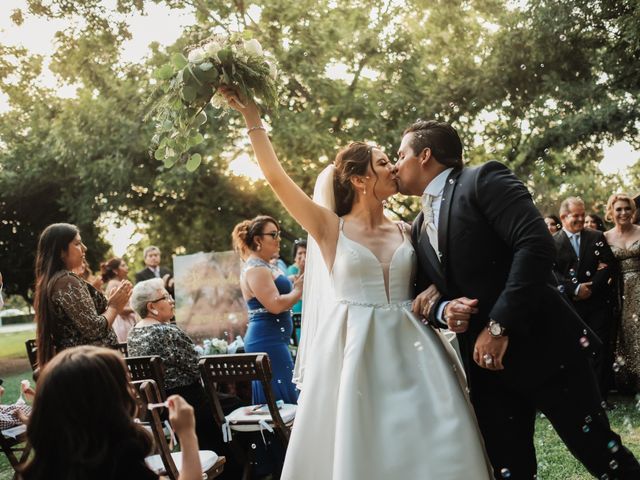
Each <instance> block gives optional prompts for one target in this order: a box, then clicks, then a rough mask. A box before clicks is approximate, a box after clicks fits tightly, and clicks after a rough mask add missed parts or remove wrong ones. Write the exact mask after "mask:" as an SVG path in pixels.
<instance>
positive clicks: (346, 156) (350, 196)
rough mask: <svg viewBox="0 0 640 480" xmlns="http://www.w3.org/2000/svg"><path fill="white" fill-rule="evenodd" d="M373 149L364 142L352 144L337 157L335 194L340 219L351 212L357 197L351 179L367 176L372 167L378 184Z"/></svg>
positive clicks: (334, 182)
mask: <svg viewBox="0 0 640 480" xmlns="http://www.w3.org/2000/svg"><path fill="white" fill-rule="evenodd" d="M373 149H374V147H372V146H370V145H367V144H366V143H363V142H351V143H350V144H349V145H348V146H347V147H346V148H344V149H342V150H340V151H339V152H338V155H336V159H335V161H334V162H333V164H334V166H335V167H336V172H335V176H334V178H333V192H334V196H335V200H336V214H337V215H338V216H339V217H341V216H343V215H346V214H347V213H349V212H350V211H351V207H352V206H353V200H354V199H355V197H356V190H355V188H354V187H353V184H352V183H351V177H353V176H354V175H359V176H365V175H366V174H367V168H368V167H371V171H372V172H373V174H374V175H375V177H376V183H377V182H378V175H377V174H376V173H375V170H374V169H373ZM374 189H375V185H374ZM374 195H375V192H374Z"/></svg>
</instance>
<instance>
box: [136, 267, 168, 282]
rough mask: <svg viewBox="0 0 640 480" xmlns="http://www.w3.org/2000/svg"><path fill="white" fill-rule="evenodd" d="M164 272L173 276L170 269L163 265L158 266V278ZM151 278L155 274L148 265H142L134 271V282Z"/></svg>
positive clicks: (162, 275) (163, 274)
mask: <svg viewBox="0 0 640 480" xmlns="http://www.w3.org/2000/svg"><path fill="white" fill-rule="evenodd" d="M166 274H169V276H171V277H172V276H173V273H171V270H169V269H168V268H165V267H160V278H163V277H164V276H165V275H166ZM152 278H156V276H155V274H154V273H153V272H152V271H151V269H150V268H149V267H144V268H143V269H142V270H140V271H139V272H137V273H136V283H138V282H142V281H144V280H151V279H152Z"/></svg>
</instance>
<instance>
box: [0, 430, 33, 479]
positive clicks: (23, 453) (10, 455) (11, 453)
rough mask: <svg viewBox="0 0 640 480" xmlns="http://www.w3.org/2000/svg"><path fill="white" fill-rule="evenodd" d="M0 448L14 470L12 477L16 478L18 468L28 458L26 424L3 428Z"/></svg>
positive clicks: (29, 450)
mask: <svg viewBox="0 0 640 480" xmlns="http://www.w3.org/2000/svg"><path fill="white" fill-rule="evenodd" d="M0 449H2V451H3V452H4V454H5V455H6V456H7V459H8V460H9V464H10V465H11V468H13V469H14V470H15V472H16V473H15V475H14V477H13V478H18V476H17V475H18V469H19V467H20V466H21V465H22V464H23V463H24V462H25V461H26V460H27V458H29V453H30V452H31V445H29V442H28V441H27V427H26V425H19V426H17V427H13V428H10V429H7V430H3V431H2V433H0ZM7 478H8V477H7Z"/></svg>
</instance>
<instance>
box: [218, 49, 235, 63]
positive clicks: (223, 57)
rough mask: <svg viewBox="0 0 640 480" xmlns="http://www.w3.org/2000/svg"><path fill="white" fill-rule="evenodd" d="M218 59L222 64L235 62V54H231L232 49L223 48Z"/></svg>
mask: <svg viewBox="0 0 640 480" xmlns="http://www.w3.org/2000/svg"><path fill="white" fill-rule="evenodd" d="M218 58H219V59H220V63H223V64H227V63H230V62H231V61H232V60H233V53H231V49H229V48H223V49H222V50H220V51H219V52H218Z"/></svg>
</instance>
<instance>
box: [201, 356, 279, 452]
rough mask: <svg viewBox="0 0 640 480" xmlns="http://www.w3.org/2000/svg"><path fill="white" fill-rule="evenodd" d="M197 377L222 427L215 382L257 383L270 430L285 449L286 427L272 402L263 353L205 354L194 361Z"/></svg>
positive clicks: (269, 367)
mask: <svg viewBox="0 0 640 480" xmlns="http://www.w3.org/2000/svg"><path fill="white" fill-rule="evenodd" d="M198 366H199V368H200V376H201V377H202V381H203V382H204V387H205V390H206V392H207V396H208V397H209V401H210V402H211V406H212V409H213V417H214V419H215V421H216V423H217V424H218V427H220V428H222V424H223V423H224V422H225V416H224V413H223V411H222V407H221V405H220V401H219V399H218V395H217V389H216V383H235V382H244V381H258V382H260V384H261V385H262V389H263V390H264V394H265V397H266V399H267V405H268V407H269V413H270V414H271V418H272V420H273V424H274V425H273V426H274V430H275V431H276V434H277V435H278V437H279V439H280V441H281V442H282V444H283V445H284V447H285V448H286V446H287V445H288V443H289V435H290V432H289V428H288V427H287V426H286V425H285V423H284V421H283V420H282V417H281V416H280V410H279V409H278V406H277V405H276V399H275V396H274V394H273V391H272V390H271V384H270V382H271V377H272V374H271V362H270V361H269V355H267V354H266V353H242V354H238V355H207V356H204V357H201V358H200V361H199V362H198Z"/></svg>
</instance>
